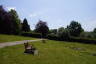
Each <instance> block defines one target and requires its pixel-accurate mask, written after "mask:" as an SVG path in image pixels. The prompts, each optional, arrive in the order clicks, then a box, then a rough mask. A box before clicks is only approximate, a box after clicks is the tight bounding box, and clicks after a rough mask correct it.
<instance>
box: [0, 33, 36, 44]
mask: <svg viewBox="0 0 96 64" xmlns="http://www.w3.org/2000/svg"><path fill="white" fill-rule="evenodd" d="M33 39H36V38H31V37H24V36H16V35H4V34H0V43H2V42H11V41H21V40H33Z"/></svg>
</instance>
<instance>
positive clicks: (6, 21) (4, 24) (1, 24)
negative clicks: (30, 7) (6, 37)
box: [0, 5, 12, 34]
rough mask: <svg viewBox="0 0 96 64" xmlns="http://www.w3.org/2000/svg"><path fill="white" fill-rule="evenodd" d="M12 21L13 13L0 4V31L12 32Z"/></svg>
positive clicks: (4, 32)
mask: <svg viewBox="0 0 96 64" xmlns="http://www.w3.org/2000/svg"><path fill="white" fill-rule="evenodd" d="M11 25H12V21H11V15H10V14H9V13H8V12H7V11H6V10H5V9H4V8H3V6H2V5H1V6H0V33H3V34H11V33H12V26H11Z"/></svg>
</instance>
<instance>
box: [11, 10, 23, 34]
mask: <svg viewBox="0 0 96 64" xmlns="http://www.w3.org/2000/svg"><path fill="white" fill-rule="evenodd" d="M9 14H10V15H11V23H12V24H11V26H12V33H13V34H19V33H20V32H21V21H20V19H19V17H18V14H17V12H16V11H15V10H10V11H9Z"/></svg>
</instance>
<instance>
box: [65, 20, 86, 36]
mask: <svg viewBox="0 0 96 64" xmlns="http://www.w3.org/2000/svg"><path fill="white" fill-rule="evenodd" d="M66 29H68V30H69V33H70V35H71V36H79V35H80V33H81V32H82V31H84V30H83V28H82V27H81V24H80V23H78V22H76V21H72V22H71V23H70V25H69V26H67V28H66Z"/></svg>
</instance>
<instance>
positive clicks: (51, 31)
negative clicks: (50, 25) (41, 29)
mask: <svg viewBox="0 0 96 64" xmlns="http://www.w3.org/2000/svg"><path fill="white" fill-rule="evenodd" d="M49 33H51V34H54V35H56V34H57V29H51V30H50V31H49Z"/></svg>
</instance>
